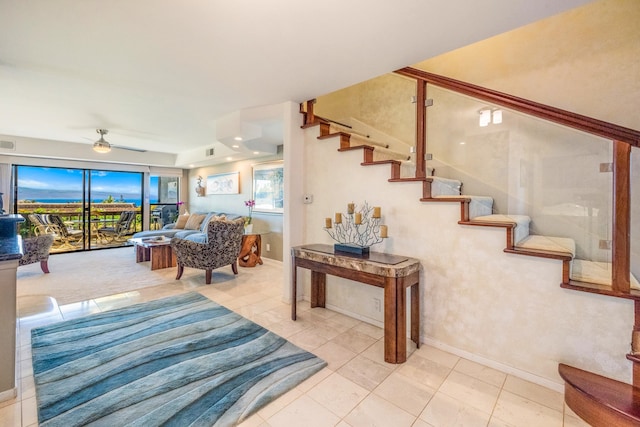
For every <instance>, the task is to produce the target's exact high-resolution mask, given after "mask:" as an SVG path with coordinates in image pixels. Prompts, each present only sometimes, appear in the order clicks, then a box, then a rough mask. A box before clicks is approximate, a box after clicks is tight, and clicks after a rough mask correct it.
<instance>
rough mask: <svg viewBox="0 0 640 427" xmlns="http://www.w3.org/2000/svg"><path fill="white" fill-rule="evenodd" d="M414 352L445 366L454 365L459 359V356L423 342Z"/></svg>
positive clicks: (450, 366) (451, 366)
mask: <svg viewBox="0 0 640 427" xmlns="http://www.w3.org/2000/svg"><path fill="white" fill-rule="evenodd" d="M415 354H416V355H418V356H420V357H424V358H425V359H429V360H432V361H434V362H436V363H437V364H439V365H442V366H446V367H447V368H453V367H454V366H456V363H458V360H460V357H458V356H456V355H455V354H451V353H447V352H446V351H444V350H440V349H439V348H436V347H432V346H430V345H426V344H423V345H422V347H420V348H419V349H417V350H416V352H415Z"/></svg>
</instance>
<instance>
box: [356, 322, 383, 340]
mask: <svg viewBox="0 0 640 427" xmlns="http://www.w3.org/2000/svg"><path fill="white" fill-rule="evenodd" d="M353 330H354V331H356V332H361V333H363V334H365V335H369V336H370V337H371V338H375V339H376V340H379V339H380V338H382V337H384V329H382V328H379V327H377V326H374V325H370V324H369V323H364V322H360V324H359V325H356V326H355V327H354V328H353Z"/></svg>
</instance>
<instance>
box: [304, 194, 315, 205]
mask: <svg viewBox="0 0 640 427" xmlns="http://www.w3.org/2000/svg"><path fill="white" fill-rule="evenodd" d="M302 201H303V202H304V203H305V204H307V205H308V204H310V203H313V194H305V195H304V198H303V199H302Z"/></svg>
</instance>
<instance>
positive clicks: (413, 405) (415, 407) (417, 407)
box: [373, 372, 435, 416]
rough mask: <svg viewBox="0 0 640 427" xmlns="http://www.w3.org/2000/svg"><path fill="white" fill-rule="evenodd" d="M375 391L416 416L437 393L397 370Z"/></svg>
mask: <svg viewBox="0 0 640 427" xmlns="http://www.w3.org/2000/svg"><path fill="white" fill-rule="evenodd" d="M373 392H374V393H375V394H377V395H378V396H380V397H382V398H384V399H386V400H388V401H389V402H391V403H393V404H394V405H396V406H398V407H399V408H401V409H404V410H405V411H407V412H408V413H410V414H411V415H415V416H418V415H420V413H421V412H422V410H423V409H424V408H425V406H427V403H429V400H431V398H432V397H433V395H434V394H435V390H433V389H431V388H429V387H427V386H426V385H424V384H421V383H420V382H418V381H414V380H413V379H411V378H409V377H406V376H404V375H400V374H398V373H397V372H394V373H392V374H391V375H389V376H388V377H387V378H386V379H385V380H384V381H383V382H382V383H381V384H380V385H379V386H378V387H376V389H375V390H374V391H373Z"/></svg>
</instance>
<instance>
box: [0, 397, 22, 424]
mask: <svg viewBox="0 0 640 427" xmlns="http://www.w3.org/2000/svg"><path fill="white" fill-rule="evenodd" d="M21 420H22V404H21V403H20V402H17V403H13V404H11V405H7V406H0V426H1V427H14V426H20V425H21V424H20V423H21Z"/></svg>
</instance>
